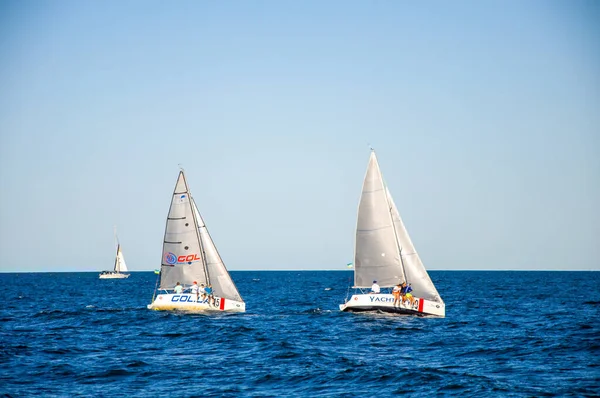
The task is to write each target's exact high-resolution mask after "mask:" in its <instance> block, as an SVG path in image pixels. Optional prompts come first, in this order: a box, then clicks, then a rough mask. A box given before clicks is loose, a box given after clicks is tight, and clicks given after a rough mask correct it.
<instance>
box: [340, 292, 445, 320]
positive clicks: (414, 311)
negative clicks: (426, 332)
mask: <svg viewBox="0 0 600 398" xmlns="http://www.w3.org/2000/svg"><path fill="white" fill-rule="evenodd" d="M340 311H349V312H350V311H353V312H360V311H384V312H392V313H397V314H409V315H434V316H438V317H441V318H444V317H445V316H446V306H445V305H444V304H443V303H438V302H435V301H430V300H425V299H422V298H417V297H414V303H413V305H412V306H411V304H410V303H409V302H405V303H402V300H400V304H397V305H395V306H394V296H393V295H391V294H354V295H352V297H350V300H348V301H347V302H346V303H344V304H340Z"/></svg>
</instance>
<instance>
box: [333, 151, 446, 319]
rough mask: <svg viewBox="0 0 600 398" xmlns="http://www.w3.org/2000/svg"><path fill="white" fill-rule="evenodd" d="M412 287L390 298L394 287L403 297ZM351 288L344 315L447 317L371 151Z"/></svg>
mask: <svg viewBox="0 0 600 398" xmlns="http://www.w3.org/2000/svg"><path fill="white" fill-rule="evenodd" d="M374 284H377V286H374ZM409 286H410V288H411V289H412V291H410V292H409V293H410V294H408V295H404V294H402V295H400V294H398V293H397V294H396V295H394V294H392V290H393V289H394V287H396V289H400V288H402V289H403V293H404V292H406V287H409ZM353 288H354V289H355V294H353V295H352V296H351V297H350V298H349V299H348V298H346V302H345V303H344V304H340V310H341V311H354V312H358V311H383V312H391V313H398V314H409V315H433V316H438V317H445V315H446V306H445V304H444V301H443V300H442V298H441V297H440V295H439V293H438V291H437V289H436V288H435V286H434V285H433V282H432V281H431V278H430V277H429V274H428V273H427V271H426V270H425V267H424V266H423V263H422V262H421V259H420V257H419V254H418V253H417V251H416V250H415V247H414V245H413V243H412V241H411V239H410V237H409V236H408V232H407V231H406V228H405V227H404V223H403V222H402V219H401V218H400V213H399V212H398V209H397V208H396V205H395V203H394V200H393V199H392V195H391V194H390V191H389V190H388V188H387V186H386V185H385V182H384V180H383V176H382V174H381V170H380V169H379V163H378V162H377V156H376V155H375V151H373V150H371V157H370V159H369V165H368V167H367V173H366V175H365V179H364V182H363V187H362V194H361V198H360V204H359V206H358V217H357V223H356V241H355V247H354V286H353ZM379 288H381V291H380V292H375V291H377V290H379ZM409 290H410V289H409ZM398 296H399V297H398Z"/></svg>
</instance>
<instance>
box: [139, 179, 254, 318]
mask: <svg viewBox="0 0 600 398" xmlns="http://www.w3.org/2000/svg"><path fill="white" fill-rule="evenodd" d="M159 282H160V284H159V285H158V282H157V288H156V290H155V292H154V297H153V299H152V303H151V304H149V305H148V309H152V310H186V311H227V312H244V311H245V310H246V303H244V300H243V299H242V297H241V296H240V293H239V292H238V290H237V288H236V286H235V284H234V283H233V280H232V279H231V276H230V275H229V272H228V271H227V268H225V264H224V263H223V260H222V259H221V256H220V255H219V252H218V251H217V248H216V246H215V244H214V242H213V240H212V238H211V236H210V234H209V233H208V229H207V228H206V224H205V223H204V220H203V219H202V217H201V216H200V212H199V211H198V208H197V207H196V203H195V201H194V199H193V198H192V195H191V193H190V190H189V188H188V185H187V182H186V179H185V174H184V172H183V170H181V171H180V172H179V176H178V178H177V184H176V185H175V190H174V191H173V198H172V201H171V206H170V208H169V214H168V216H167V222H166V226H165V236H164V242H163V251H162V263H161V270H160V274H159ZM178 282H179V283H180V284H181V286H182V287H183V291H182V292H181V293H177V292H174V291H173V290H174V288H175V286H176V284H177V283H178ZM194 282H197V285H198V286H200V285H204V286H206V287H208V286H211V287H212V290H213V291H212V296H208V295H203V294H202V292H200V293H198V294H195V293H193V292H192V291H191V288H192V285H193V284H194Z"/></svg>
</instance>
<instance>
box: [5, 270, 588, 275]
mask: <svg viewBox="0 0 600 398" xmlns="http://www.w3.org/2000/svg"><path fill="white" fill-rule="evenodd" d="M303 271H309V272H315V271H316V272H331V271H339V272H342V271H346V272H347V271H354V270H353V269H232V270H229V272H303ZM429 271H434V272H438V271H442V272H454V271H456V272H466V271H468V272H471V271H476V272H479V271H481V272H488V271H492V272H505V271H510V272H598V271H600V269H430V270H428V272H429ZM98 272H102V271H65V270H61V271H0V274H49V273H98ZM138 272H140V273H141V272H152V273H154V270H132V271H127V272H126V273H138Z"/></svg>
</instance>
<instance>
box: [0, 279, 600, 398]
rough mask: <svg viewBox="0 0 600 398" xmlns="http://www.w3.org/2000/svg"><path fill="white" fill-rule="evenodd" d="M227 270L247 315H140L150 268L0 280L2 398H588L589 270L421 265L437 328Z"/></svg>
mask: <svg viewBox="0 0 600 398" xmlns="http://www.w3.org/2000/svg"><path fill="white" fill-rule="evenodd" d="M231 276H232V278H233V279H234V281H235V283H236V285H237V287H238V289H239V291H240V293H241V295H242V297H243V298H244V301H245V302H246V308H247V312H246V313H243V314H231V313H229V314H227V313H217V314H210V315H207V314H190V313H181V312H161V311H151V310H148V309H147V308H146V305H147V304H149V303H150V301H151V299H152V295H153V292H154V288H155V285H156V277H157V276H156V275H155V274H154V273H152V272H133V273H131V276H130V277H129V279H122V280H114V279H113V280H100V279H98V273H2V274H0V292H1V297H2V306H1V308H0V396H3V397H30V396H40V397H92V396H93V397H158V396H168V397H240V396H241V397H388V396H396V395H399V396H403V395H404V396H414V397H428V396H459V395H460V396H467V397H543V396H573V397H598V396H600V272H533V271H531V272H524V271H523V272H516V271H515V272H513V271H431V272H430V276H431V279H432V280H433V282H434V284H435V285H436V287H437V289H438V291H439V292H440V295H441V296H442V298H443V299H444V301H445V303H446V318H429V317H415V316H402V315H389V314H384V313H343V312H340V311H339V304H340V303H343V302H344V300H345V299H346V297H348V296H347V295H348V293H349V289H348V288H349V286H350V285H351V284H352V272H351V271H233V272H231Z"/></svg>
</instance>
